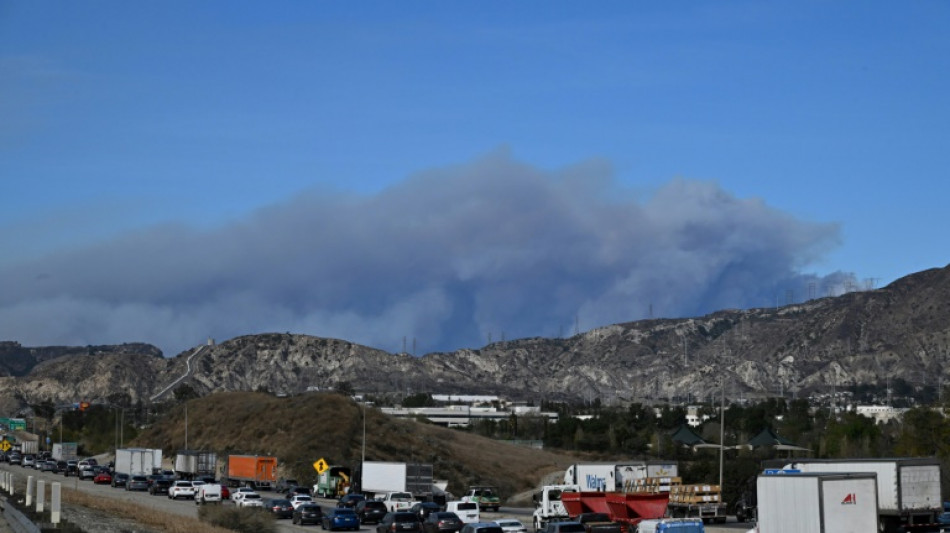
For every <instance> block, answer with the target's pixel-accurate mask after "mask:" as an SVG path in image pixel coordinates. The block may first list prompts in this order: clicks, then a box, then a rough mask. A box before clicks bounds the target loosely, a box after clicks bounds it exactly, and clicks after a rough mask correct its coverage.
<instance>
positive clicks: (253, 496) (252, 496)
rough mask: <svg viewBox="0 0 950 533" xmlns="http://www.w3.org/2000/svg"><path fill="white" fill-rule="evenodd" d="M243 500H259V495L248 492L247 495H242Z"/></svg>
mask: <svg viewBox="0 0 950 533" xmlns="http://www.w3.org/2000/svg"><path fill="white" fill-rule="evenodd" d="M244 499H245V500H259V499H261V495H260V494H254V493H253V492H249V493H247V494H245V495H244Z"/></svg>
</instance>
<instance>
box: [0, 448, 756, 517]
mask: <svg viewBox="0 0 950 533" xmlns="http://www.w3.org/2000/svg"><path fill="white" fill-rule="evenodd" d="M0 470H4V471H8V472H12V473H13V475H14V476H15V484H16V487H17V491H18V492H19V493H22V492H23V491H24V490H25V488H26V479H27V476H33V477H34V479H43V480H46V486H47V501H49V494H48V491H49V486H50V484H51V483H53V482H59V483H62V486H63V488H70V489H74V490H77V491H82V492H85V493H89V494H93V495H96V496H98V497H102V498H110V499H113V500H120V501H128V502H134V503H136V504H139V505H144V506H148V507H150V508H153V509H157V510H160V511H162V512H166V513H170V514H176V515H180V516H187V517H191V518H197V517H198V509H197V508H198V506H197V505H195V503H194V501H192V500H170V499H168V498H167V497H166V496H164V495H162V496H152V495H150V494H149V493H147V492H129V491H126V490H124V489H117V488H112V487H111V486H109V485H96V484H94V483H93V482H92V481H89V480H86V481H80V480H79V479H78V478H76V477H64V476H63V475H62V474H53V473H51V472H41V471H39V470H34V469H32V468H23V467H21V466H17V465H10V464H7V463H0ZM261 496H262V497H264V498H265V499H266V498H271V497H277V493H273V492H266V491H264V492H261ZM314 500H316V501H317V503H319V504H320V505H321V506H323V507H324V509H326V508H328V507H334V506H336V500H331V499H325V498H314ZM224 505H233V504H232V503H231V502H225V503H224ZM531 512H532V509H530V508H525V507H502V508H501V509H500V510H499V512H497V513H492V512H482V513H481V517H482V520H483V521H486V522H490V521H492V520H496V519H499V518H502V517H511V518H516V519H518V520H521V521H522V522H524V523H525V524H526V525H527V526H528V528H529V530H530V529H531ZM733 520H734V518H733ZM80 525H81V526H92V525H93V524H80ZM750 527H751V526H750V525H749V524H736V523H730V524H718V525H708V526H706V531H707V533H736V532H737V531H741V532H745V531H748V529H749V528H750ZM314 529H318V528H315V527H314V526H296V525H293V524H292V523H291V521H290V519H286V520H278V531H280V532H282V533H284V532H299V531H313V530H314ZM375 530H376V526H375V525H372V524H370V525H365V526H362V527H361V528H360V531H362V532H365V533H373V532H375Z"/></svg>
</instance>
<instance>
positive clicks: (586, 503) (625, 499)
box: [561, 491, 670, 532]
mask: <svg viewBox="0 0 950 533" xmlns="http://www.w3.org/2000/svg"><path fill="white" fill-rule="evenodd" d="M669 501H670V493H669V492H653V493H650V492H600V491H581V492H563V493H561V503H562V504H564V509H566V510H567V514H568V516H570V517H571V520H577V519H578V517H579V516H580V515H582V514H584V513H604V514H606V515H607V517H609V518H610V521H611V522H617V523H619V524H620V525H621V526H622V527H623V528H624V529H625V530H626V531H628V532H629V531H636V525H637V524H639V523H640V521H641V520H646V519H650V518H663V516H664V515H665V514H666V507H667V505H668V504H669Z"/></svg>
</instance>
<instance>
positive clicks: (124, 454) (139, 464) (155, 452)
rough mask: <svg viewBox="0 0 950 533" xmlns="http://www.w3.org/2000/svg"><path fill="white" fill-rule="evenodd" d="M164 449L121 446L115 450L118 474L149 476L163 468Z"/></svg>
mask: <svg viewBox="0 0 950 533" xmlns="http://www.w3.org/2000/svg"><path fill="white" fill-rule="evenodd" d="M161 468H162V450H160V449H151V448H120V449H118V450H116V451H115V471H116V473H117V474H128V475H130V476H147V475H150V474H152V473H153V472H155V471H156V470H161Z"/></svg>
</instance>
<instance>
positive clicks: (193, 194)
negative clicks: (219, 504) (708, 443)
mask: <svg viewBox="0 0 950 533" xmlns="http://www.w3.org/2000/svg"><path fill="white" fill-rule="evenodd" d="M948 22H950V4H947V3H946V2H936V1H921V2H911V3H894V2H781V3H779V2H751V1H750V2H715V3H713V2H709V3H697V2H663V3H660V4H646V3H632V2H598V3H594V4H591V3H582V2H278V3H267V4H266V5H265V4H263V3H260V2H236V1H227V2H225V1H218V2H216V1H207V2H152V3H142V2H118V1H98V2H96V1H93V2H82V3H79V2H26V1H7V2H2V3H0V176H2V183H3V186H4V187H3V189H4V194H3V195H2V196H0V207H2V209H0V249H2V250H3V253H2V254H0V339H7V340H17V341H20V342H21V343H23V344H26V345H46V344H83V345H84V344H104V343H113V342H132V341H144V342H151V343H153V344H156V345H157V346H159V347H160V348H162V349H163V350H165V353H166V354H167V355H174V354H176V353H178V352H179V351H181V350H183V349H186V348H188V347H190V346H194V345H195V344H198V343H200V342H202V341H203V340H204V339H205V338H207V337H209V336H211V337H215V338H218V339H219V340H223V339H226V338H230V337H232V336H235V335H240V334H246V333H256V332H261V331H293V332H296V333H307V334H314V335H323V336H330V337H338V338H344V339H347V340H353V341H356V342H362V343H365V344H369V345H373V346H377V347H380V348H383V349H387V350H391V351H396V350H399V349H401V347H402V339H403V338H404V337H405V338H407V339H410V342H411V339H417V343H418V348H417V349H418V351H419V352H420V353H422V352H426V351H433V350H451V349H457V348H461V347H479V346H481V345H483V344H484V343H486V342H487V341H488V339H489V338H491V339H492V340H498V339H499V338H503V337H504V338H514V337H523V336H555V335H558V334H567V333H572V332H573V329H574V328H575V327H578V328H579V329H582V330H586V329H590V328H593V327H597V326H601V325H606V324H611V323H617V322H624V321H629V320H636V319H641V318H645V317H647V316H651V314H652V316H669V317H678V316H692V315H694V314H701V313H705V312H709V311H712V310H715V309H719V308H723V307H757V306H763V305H775V304H776V303H786V301H792V300H794V301H800V300H802V299H804V298H806V297H808V296H809V295H815V296H820V295H824V294H840V293H841V292H843V291H845V290H849V288H854V287H859V286H865V284H866V283H873V284H874V285H875V286H881V285H884V284H886V283H889V282H891V281H893V280H895V279H897V278H899V277H901V276H904V275H907V274H910V273H913V272H917V271H920V270H924V269H928V268H934V267H942V266H944V265H946V264H947V262H948V261H947V258H946V253H945V250H946V248H947V247H946V245H945V244H946V242H947V238H946V237H945V235H944V231H943V227H942V224H941V223H940V216H941V214H942V212H943V206H944V203H945V198H946V197H947V192H948V191H947V188H948V185H947V181H948V180H946V179H945V177H944V176H943V173H944V172H945V171H946V169H947V168H950V165H948V162H950V161H948V159H950V135H948V133H950V132H948V129H950V106H948V105H947V96H946V95H948V94H950V81H948V76H950V53H948V52H950V46H948V45H950V37H948V33H947V31H946V28H947V24H948ZM866 280H873V281H866Z"/></svg>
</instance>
